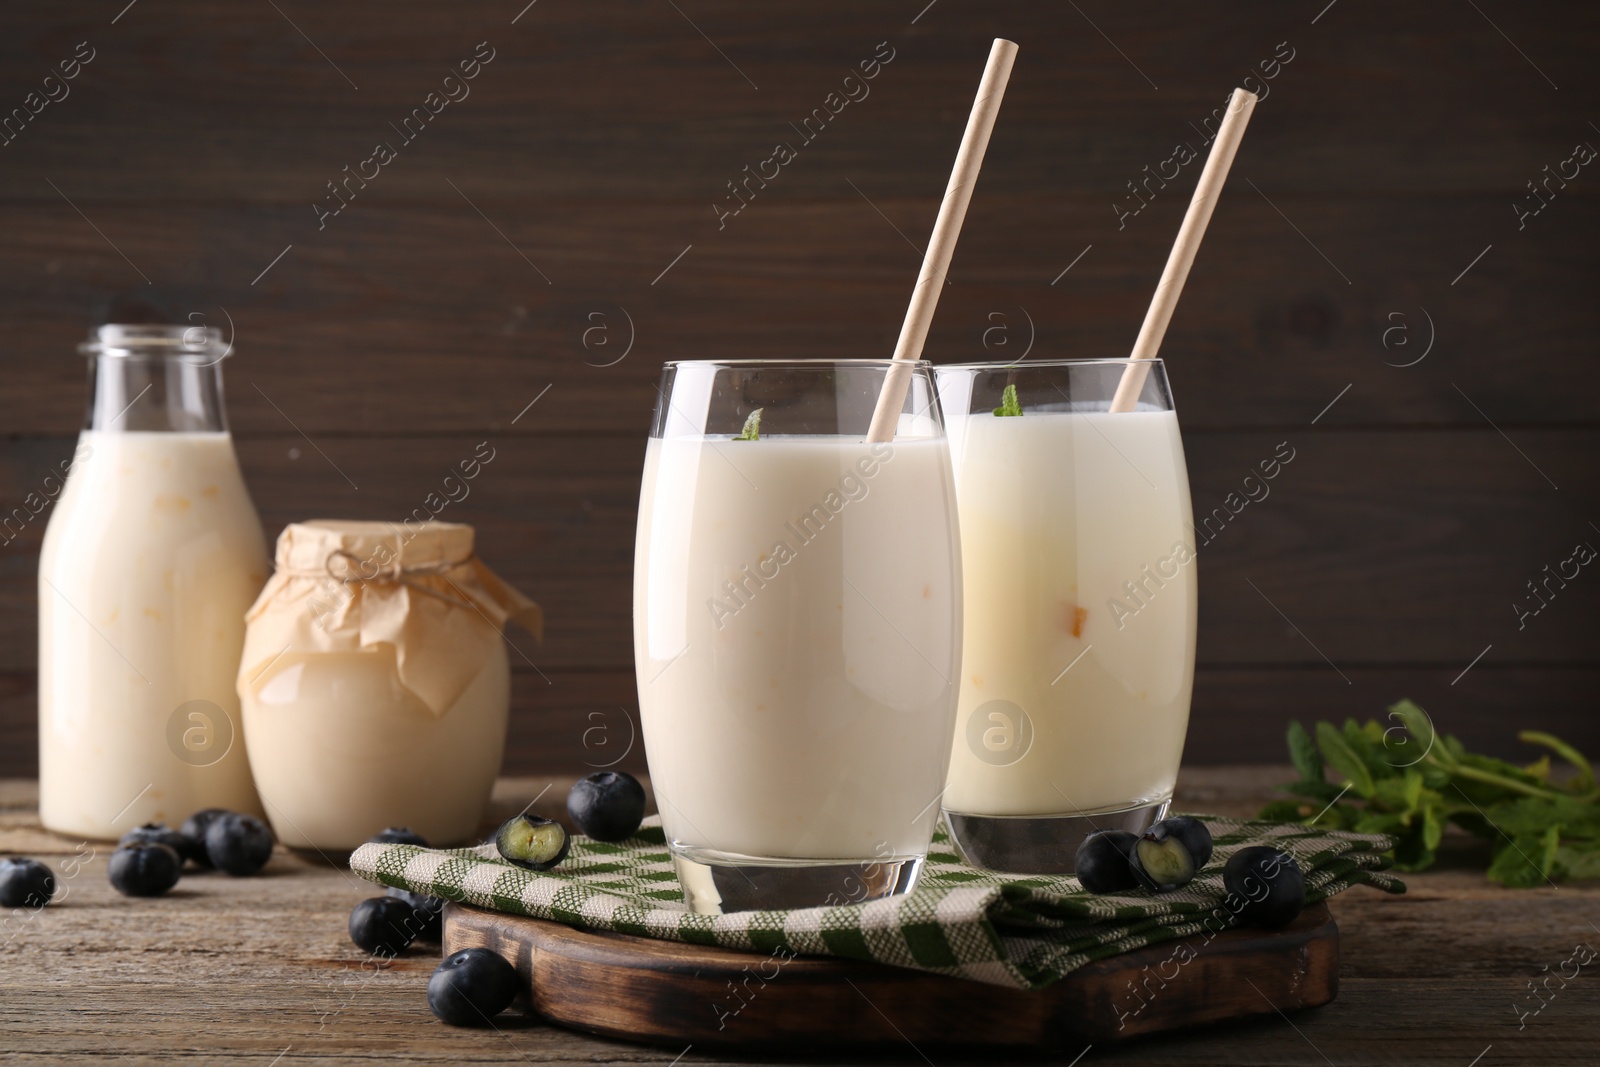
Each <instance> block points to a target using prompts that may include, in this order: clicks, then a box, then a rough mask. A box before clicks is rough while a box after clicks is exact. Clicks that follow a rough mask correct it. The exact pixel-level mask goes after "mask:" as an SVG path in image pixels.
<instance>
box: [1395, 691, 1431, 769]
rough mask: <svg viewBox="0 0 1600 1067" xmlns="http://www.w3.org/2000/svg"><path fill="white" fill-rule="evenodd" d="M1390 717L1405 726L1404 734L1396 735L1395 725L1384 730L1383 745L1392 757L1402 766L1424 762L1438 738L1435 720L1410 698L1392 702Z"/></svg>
mask: <svg viewBox="0 0 1600 1067" xmlns="http://www.w3.org/2000/svg"><path fill="white" fill-rule="evenodd" d="M1389 718H1391V719H1395V720H1397V721H1398V722H1399V723H1400V725H1401V726H1402V727H1404V731H1403V733H1404V736H1394V728H1393V727H1391V728H1390V729H1388V730H1385V731H1384V734H1383V746H1384V748H1386V749H1387V750H1388V751H1389V755H1390V757H1391V759H1392V760H1393V761H1394V763H1395V764H1396V765H1397V766H1401V767H1412V766H1415V765H1416V764H1418V763H1420V762H1422V759H1423V757H1425V756H1427V755H1429V754H1430V753H1431V752H1432V751H1433V747H1434V742H1435V741H1436V740H1437V738H1436V737H1435V736H1434V731H1433V720H1432V719H1430V718H1428V713H1427V712H1425V711H1423V710H1422V709H1421V708H1419V707H1417V705H1416V704H1414V703H1412V702H1411V701H1410V700H1409V699H1408V700H1402V701H1400V702H1399V703H1398V704H1390V705H1389Z"/></svg>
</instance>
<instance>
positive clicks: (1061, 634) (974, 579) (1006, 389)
mask: <svg viewBox="0 0 1600 1067" xmlns="http://www.w3.org/2000/svg"><path fill="white" fill-rule="evenodd" d="M1130 362H1132V361H1130V360H1126V359H1088V360H1059V361H1041V362H1033V361H1029V362H1028V363H1025V364H1019V365H1004V364H996V363H985V364H968V365H959V366H948V365H947V366H942V367H939V368H938V370H937V381H938V388H939V395H940V400H941V403H942V406H943V410H944V412H945V414H946V417H947V419H948V424H949V433H950V448H951V456H952V459H953V462H954V465H955V475H956V495H957V499H958V502H959V505H960V506H959V511H960V521H961V554H962V571H963V574H964V575H965V584H966V594H965V598H964V603H965V616H964V631H965V640H964V643H963V647H964V652H965V655H964V659H963V662H962V667H961V685H960V701H959V710H958V712H957V720H956V728H955V731H954V743H953V745H952V753H951V761H950V777H949V782H948V785H947V789H946V791H945V794H944V802H943V803H944V809H945V815H946V820H947V822H948V825H949V827H950V831H951V836H952V837H953V838H954V840H955V843H956V846H957V848H958V849H959V850H960V852H961V854H962V856H963V857H965V858H966V859H967V860H968V861H969V862H971V863H973V864H976V865H978V866H981V867H987V868H991V869H995V870H1002V871H1019V872H1039V873H1070V872H1071V871H1072V867H1073V857H1074V854H1075V853H1076V851H1077V848H1078V845H1079V844H1080V843H1081V842H1082V840H1083V838H1084V837H1085V836H1086V835H1087V834H1088V833H1091V832H1093V831H1094V830H1096V829H1121V830H1129V831H1133V832H1142V831H1143V830H1144V829H1145V828H1147V827H1148V826H1149V825H1150V824H1151V823H1152V822H1154V821H1155V820H1157V819H1159V818H1161V817H1162V816H1163V815H1164V814H1165V812H1166V808H1167V805H1168V803H1169V801H1170V800H1171V798H1172V789H1173V785H1174V783H1175V782H1176V780H1177V776H1178V764H1179V761H1180V759H1181V758H1182V755H1183V742H1184V735H1185V733H1186V731H1187V728H1188V722H1189V698H1190V693H1191V690H1192V688H1193V685H1194V642H1195V603H1196V601H1195V566H1196V564H1195V546H1194V540H1193V533H1192V531H1193V515H1192V512H1191V508H1190V502H1189V479H1188V474H1187V471H1186V469H1185V466H1184V458H1183V444H1182V442H1181V440H1180V439H1179V435H1178V417H1177V414H1176V413H1175V411H1174V410H1173V405H1172V393H1171V391H1170V389H1169V388H1168V385H1167V376H1166V368H1165V367H1164V366H1163V365H1162V363H1161V361H1160V360H1144V361H1141V362H1143V363H1144V364H1145V368H1140V369H1141V370H1147V373H1146V374H1145V378H1144V384H1143V388H1142V390H1141V392H1140V395H1139V398H1138V403H1137V406H1136V407H1135V409H1134V410H1132V411H1123V412H1113V411H1111V410H1110V407H1111V399H1112V396H1113V395H1114V394H1115V392H1116V388H1117V383H1118V381H1119V380H1120V379H1121V378H1122V375H1123V372H1124V370H1125V368H1127V366H1128V365H1129V363H1130Z"/></svg>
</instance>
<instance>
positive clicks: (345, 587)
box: [238, 519, 544, 714]
mask: <svg viewBox="0 0 1600 1067" xmlns="http://www.w3.org/2000/svg"><path fill="white" fill-rule="evenodd" d="M473 541H474V535H473V529H472V527H471V526H467V525H465V524H462V523H453V522H438V521H436V520H432V521H428V522H424V523H385V522H356V521H343V520H332V519H319V520H314V521H310V522H299V523H293V524H291V525H289V526H288V527H286V528H285V529H284V531H283V533H282V534H280V535H279V537H278V545H277V555H276V560H277V570H276V572H275V573H274V574H273V576H272V577H271V578H270V579H269V580H268V582H267V585H266V588H265V589H263V590H262V591H261V595H260V597H258V598H257V600H256V602H255V604H254V605H253V606H252V607H251V608H250V611H249V612H248V613H247V614H246V615H245V619H246V621H247V622H248V623H249V629H248V630H247V632H246V637H245V651H244V656H243V658H242V661H241V663H240V670H239V680H238V685H239V688H240V689H241V690H243V689H245V688H248V687H250V686H254V685H257V684H261V683H263V682H264V679H263V678H261V677H259V675H261V674H264V673H265V672H266V671H267V670H268V669H270V668H271V667H272V665H273V664H274V663H276V662H277V661H278V659H279V657H282V656H283V655H284V653H285V652H286V651H289V650H297V651H300V652H309V653H315V652H356V651H375V650H376V649H377V647H378V646H380V645H388V646H391V647H392V648H393V649H394V654H395V661H396V665H397V669H398V673H399V677H400V682H401V684H402V685H404V686H405V687H406V688H408V689H410V690H412V691H413V692H414V693H416V695H417V696H418V697H419V698H420V699H421V700H422V701H423V702H424V703H425V704H427V705H428V707H429V708H431V709H432V710H433V711H434V712H435V713H436V714H442V713H443V712H444V711H445V710H446V709H447V708H448V707H449V706H450V705H451V704H452V703H453V702H454V701H455V699H456V697H458V696H459V695H460V694H461V692H462V690H464V689H465V688H466V686H467V685H468V684H470V683H471V681H472V679H473V677H474V676H475V675H476V674H477V672H478V670H479V669H481V667H482V665H483V664H484V662H486V660H487V659H488V655H489V651H490V648H491V644H490V643H492V642H494V641H498V640H500V631H501V629H502V627H503V626H504V625H505V623H507V622H508V621H513V622H516V623H518V624H519V625H521V626H523V627H524V628H526V629H527V630H528V631H529V632H531V633H532V634H533V635H534V636H535V637H536V638H538V639H541V640H542V639H543V631H544V626H543V613H542V611H541V610H540V608H539V605H538V604H536V603H534V602H533V601H532V600H529V599H528V598H527V597H525V596H523V595H522V594H521V593H519V592H518V591H517V590H515V589H513V588H512V587H511V586H509V585H507V584H506V583H505V582H503V581H502V580H501V579H500V578H499V577H497V576H496V575H495V574H494V572H492V571H491V570H489V568H488V567H487V566H485V565H484V563H483V561H482V560H480V559H479V558H478V557H477V555H476V554H475V552H474V545H473ZM413 593H416V594H421V596H417V597H413V596H412V595H411V594H413ZM430 604H437V605H439V606H437V607H431V608H430V607H429V605H430ZM485 624H487V626H486V625H485ZM491 630H492V631H493V632H492V635H491V634H490V632H489V631H491ZM513 647H515V646H513Z"/></svg>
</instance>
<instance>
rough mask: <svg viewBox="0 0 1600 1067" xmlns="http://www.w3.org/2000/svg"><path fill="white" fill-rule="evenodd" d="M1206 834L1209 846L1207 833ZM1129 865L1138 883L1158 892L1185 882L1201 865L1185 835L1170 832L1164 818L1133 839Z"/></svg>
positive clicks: (1185, 883) (1208, 841)
mask: <svg viewBox="0 0 1600 1067" xmlns="http://www.w3.org/2000/svg"><path fill="white" fill-rule="evenodd" d="M1206 837H1207V841H1206V843H1207V846H1208V847H1209V845H1210V835H1209V834H1207V835H1206ZM1128 865H1129V866H1130V867H1132V868H1133V874H1134V877H1135V878H1137V879H1138V880H1139V884H1140V885H1142V886H1144V887H1145V888H1146V889H1154V890H1155V891H1156V892H1158V893H1164V892H1166V891H1168V890H1170V889H1177V888H1178V887H1179V886H1183V885H1187V884H1188V883H1189V880H1190V879H1191V878H1193V877H1194V876H1195V872H1196V871H1198V870H1199V869H1200V864H1198V863H1196V862H1195V857H1194V853H1192V852H1190V851H1189V846H1188V844H1187V843H1185V841H1184V838H1183V837H1180V836H1178V834H1175V833H1173V832H1172V831H1171V830H1170V829H1169V828H1168V826H1167V824H1166V823H1165V822H1158V823H1156V824H1155V825H1154V826H1152V827H1150V829H1148V830H1146V831H1145V832H1144V836H1143V837H1141V838H1139V840H1137V841H1135V842H1134V844H1133V847H1132V848H1131V849H1129V850H1128Z"/></svg>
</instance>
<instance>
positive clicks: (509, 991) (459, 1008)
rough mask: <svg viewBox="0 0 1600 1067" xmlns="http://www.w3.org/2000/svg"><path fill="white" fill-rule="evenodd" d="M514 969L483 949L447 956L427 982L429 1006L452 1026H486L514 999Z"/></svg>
mask: <svg viewBox="0 0 1600 1067" xmlns="http://www.w3.org/2000/svg"><path fill="white" fill-rule="evenodd" d="M520 984H521V983H520V982H519V981H518V979H517V969H516V968H515V967H513V966H511V964H509V963H507V962H506V960H505V958H504V957H503V956H501V955H499V954H498V953H495V952H491V951H489V950H488V949H486V948H464V949H462V950H461V951H460V952H453V953H451V954H450V955H449V956H446V957H445V959H444V962H443V963H441V964H439V967H438V969H437V970H435V971H434V972H433V977H432V978H430V979H428V1007H430V1008H432V1009H433V1014H434V1015H436V1016H438V1018H439V1021H440V1022H444V1023H449V1024H450V1025H451V1026H486V1025H488V1023H489V1020H490V1019H492V1018H494V1017H495V1016H496V1015H499V1014H500V1013H501V1012H502V1011H505V1010H506V1008H508V1007H510V1006H511V1002H512V1001H513V1000H515V999H516V996H517V987H518V986H519V985H520Z"/></svg>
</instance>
